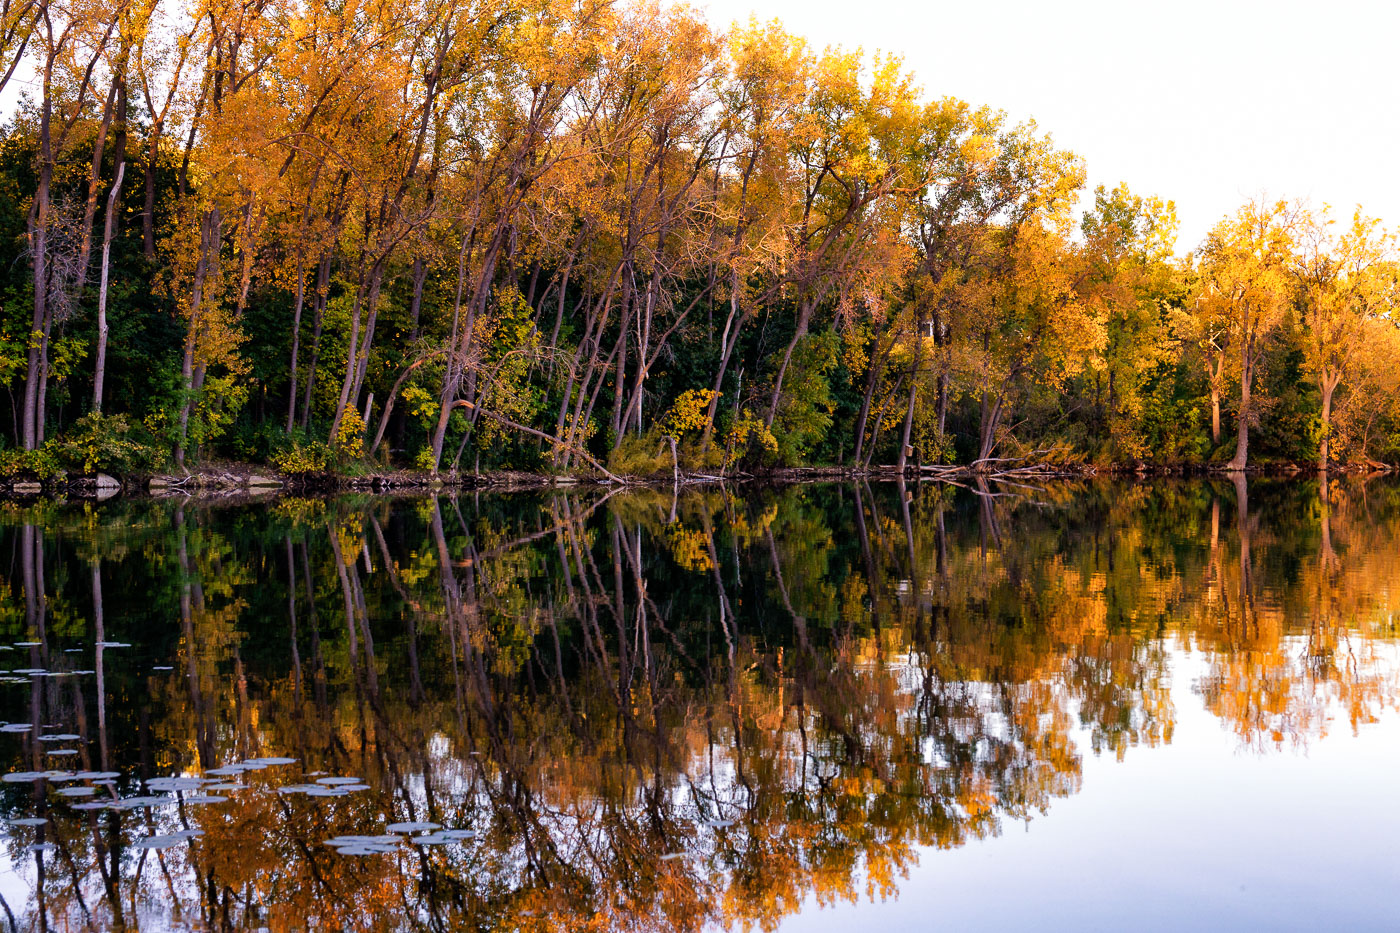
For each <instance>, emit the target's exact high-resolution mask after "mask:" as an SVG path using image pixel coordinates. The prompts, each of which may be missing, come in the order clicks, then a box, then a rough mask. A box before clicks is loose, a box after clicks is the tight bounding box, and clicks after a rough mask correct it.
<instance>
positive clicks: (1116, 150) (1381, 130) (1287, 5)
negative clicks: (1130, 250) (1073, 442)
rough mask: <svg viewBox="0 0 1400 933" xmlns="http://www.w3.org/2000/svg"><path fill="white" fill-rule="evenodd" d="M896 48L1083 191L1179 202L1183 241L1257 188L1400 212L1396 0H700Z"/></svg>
mask: <svg viewBox="0 0 1400 933" xmlns="http://www.w3.org/2000/svg"><path fill="white" fill-rule="evenodd" d="M696 2H697V4H698V6H699V7H700V8H701V9H705V10H707V12H708V15H709V18H710V20H711V21H712V22H713V23H715V24H716V25H724V24H727V23H729V22H732V21H734V20H746V19H748V18H749V16H750V15H753V16H756V17H757V18H759V19H760V20H768V19H773V18H777V19H780V20H782V22H783V23H784V25H785V26H786V27H787V29H788V30H789V31H790V32H793V33H797V34H799V35H802V36H805V37H806V38H807V39H808V41H809V42H811V43H812V44H813V45H814V46H817V47H822V46H826V45H842V46H845V47H848V48H853V47H857V46H859V47H862V48H864V49H865V50H866V51H867V52H873V51H877V50H878V51H882V52H889V53H893V54H897V55H899V56H901V57H903V59H904V61H905V64H906V66H907V67H908V68H909V69H910V70H911V71H913V72H914V74H915V75H916V76H917V78H918V81H919V84H920V85H921V86H922V87H923V89H924V92H925V94H926V95H928V96H929V97H930V98H937V97H944V96H953V97H959V98H962V99H963V100H966V101H968V102H969V103H972V104H975V105H989V106H992V107H995V108H998V109H1001V110H1005V111H1006V112H1007V113H1008V114H1009V115H1010V116H1011V117H1012V118H1013V119H1016V120H1022V119H1027V118H1033V119H1035V121H1036V122H1037V123H1038V124H1039V126H1040V128H1041V129H1042V130H1044V131H1047V132H1049V133H1050V134H1051V135H1052V136H1053V137H1054V139H1055V141H1056V143H1057V144H1058V145H1060V146H1062V147H1064V148H1067V149H1070V150H1072V151H1074V152H1076V153H1078V154H1079V155H1080V156H1082V157H1083V158H1084V159H1085V161H1086V164H1087V168H1088V172H1089V188H1090V190H1092V187H1093V186H1094V185H1098V184H1104V185H1108V186H1110V187H1112V186H1113V185H1115V184H1117V183H1119V182H1127V184H1128V186H1129V187H1130V188H1132V189H1133V191H1134V192H1136V193H1139V194H1143V195H1149V194H1155V195H1159V196H1161V197H1163V198H1167V199H1170V200H1173V201H1175V202H1176V206H1177V212H1178V216H1179V217H1180V220H1181V234H1180V237H1179V238H1178V240H1177V251H1178V252H1181V253H1184V252H1186V251H1188V250H1190V249H1193V248H1194V247H1195V246H1196V245H1197V244H1198V243H1199V242H1200V240H1201V239H1202V237H1204V236H1205V234H1206V231H1208V230H1209V229H1210V227H1211V226H1212V225H1213V224H1214V223H1215V222H1216V221H1217V220H1218V219H1220V218H1221V217H1222V216H1224V215H1225V214H1226V213H1228V212H1230V211H1232V210H1234V209H1235V208H1236V207H1238V206H1239V205H1240V204H1241V203H1243V202H1244V201H1245V200H1246V199H1248V198H1250V197H1252V196H1259V195H1265V196H1267V197H1270V198H1278V197H1286V198H1290V199H1293V198H1300V199H1306V200H1307V201H1309V202H1310V203H1311V204H1312V205H1313V206H1321V205H1322V204H1324V203H1326V204H1330V205H1332V207H1333V208H1334V210H1335V211H1336V213H1337V214H1338V215H1339V216H1343V217H1345V216H1349V215H1350V213H1351V211H1352V210H1353V209H1354V208H1355V206H1356V205H1357V204H1358V203H1359V204H1361V205H1362V207H1363V208H1364V209H1365V210H1366V212H1367V213H1368V214H1370V215H1373V216H1378V217H1380V218H1381V219H1382V220H1383V221H1384V222H1385V223H1386V224H1387V225H1389V226H1392V227H1394V226H1400V69H1397V68H1396V65H1395V62H1396V41H1397V40H1396V37H1397V36H1400V4H1387V3H1382V2H1372V3H1365V2H1355V0H1345V2H1331V3H1327V4H1324V3H1321V2H1312V3H1297V2H1268V3H1264V2H1244V0H1217V2H1208V0H1183V2H1177V3H1173V4H1170V5H1168V4H1161V3H1151V4H1149V3H1142V2H1132V0H1118V2H1106V0H1045V2H1037V0H978V2H966V0H964V2H960V3H951V2H946V0H943V2H933V3H920V2H907V0H905V2H901V0H857V2H852V0H696Z"/></svg>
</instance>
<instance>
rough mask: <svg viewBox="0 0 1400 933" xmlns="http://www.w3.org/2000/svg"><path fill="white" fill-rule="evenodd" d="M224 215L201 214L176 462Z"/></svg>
mask: <svg viewBox="0 0 1400 933" xmlns="http://www.w3.org/2000/svg"><path fill="white" fill-rule="evenodd" d="M222 223H223V217H222V215H221V214H220V212H219V209H218V208H217V207H215V208H211V209H210V210H208V211H207V212H206V213H205V215H204V217H203V218H201V222H200V230H199V259H198V260H197V261H196V262H195V268H194V282H193V284H192V287H191V291H190V315H189V317H190V320H189V330H188V331H187V332H186V334H185V352H184V356H183V357H182V358H181V361H180V385H181V388H183V389H184V392H185V398H184V400H183V401H182V403H181V405H180V417H179V425H180V440H179V442H178V444H177V445H176V447H175V463H176V465H178V466H180V467H183V466H184V465H185V446H186V442H187V439H188V437H189V426H190V414H191V412H192V411H193V408H194V393H195V380H194V374H195V359H194V351H195V346H196V344H197V342H198V340H199V327H200V311H201V305H202V304H203V301H204V282H205V280H206V279H207V278H208V276H209V272H210V269H211V267H213V266H214V265H215V264H216V263H217V262H218V253H219V239H220V229H221V227H222Z"/></svg>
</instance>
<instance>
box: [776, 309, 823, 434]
mask: <svg viewBox="0 0 1400 933" xmlns="http://www.w3.org/2000/svg"><path fill="white" fill-rule="evenodd" d="M811 322H812V302H810V301H804V302H803V303H802V308H801V310H800V311H799V312H798V315H797V330H795V331H793V334H792V339H791V340H789V341H788V345H787V349H786V350H784V351H783V361H782V363H780V364H779V365H778V374H777V376H776V377H774V379H773V398H772V400H771V401H770V402H769V404H768V418H767V420H766V421H765V424H766V425H767V426H768V427H769V428H771V427H773V422H774V421H775V420H777V417H778V402H779V400H781V399H782V397H783V379H784V378H785V377H786V376H787V370H788V364H790V363H791V362H792V352H793V351H794V350H796V349H797V342H798V341H799V340H801V339H802V338H803V337H805V336H807V326H808V325H809V324H811Z"/></svg>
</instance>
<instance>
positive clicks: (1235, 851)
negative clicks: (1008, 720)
mask: <svg viewBox="0 0 1400 933" xmlns="http://www.w3.org/2000/svg"><path fill="white" fill-rule="evenodd" d="M1371 647H1372V648H1373V649H1375V651H1376V653H1377V654H1378V655H1379V656H1380V660H1382V662H1383V663H1384V664H1385V666H1388V667H1389V668H1390V669H1391V670H1392V671H1393V670H1395V669H1396V667H1397V665H1400V645H1397V644H1396V643H1394V642H1389V643H1385V644H1379V643H1371ZM1170 658H1171V671H1172V699H1173V702H1174V704H1175V706H1176V729H1175V732H1174V734H1173V737H1172V741H1171V743H1170V744H1164V745H1159V746H1157V747H1155V748H1142V747H1139V748H1133V749H1130V750H1129V751H1128V753H1127V755H1126V757H1125V758H1124V759H1123V761H1121V762H1120V761H1117V760H1115V758H1114V756H1113V755H1111V754H1104V755H1092V754H1087V753H1086V754H1085V756H1084V784H1083V789H1082V790H1081V792H1080V793H1078V794H1073V795H1071V796H1069V797H1066V798H1062V799H1056V800H1055V801H1054V802H1053V803H1052V805H1051V807H1050V810H1049V812H1048V813H1047V814H1045V815H1043V816H1037V817H1036V818H1035V819H1034V820H1032V821H1031V822H1030V823H1028V824H1016V823H1011V822H1009V821H1008V822H1007V823H1006V824H1004V827H1003V832H1002V834H1001V835H1000V836H997V837H994V838H990V839H984V840H971V841H969V842H968V843H967V845H966V846H963V847H960V848H955V849H947V850H938V849H921V850H920V852H919V864H918V865H917V866H915V867H914V868H913V869H911V870H910V872H909V876H908V878H907V879H905V880H904V881H902V882H901V884H900V886H899V897H898V898H891V899H887V900H884V901H881V900H879V899H878V898H876V899H873V900H871V899H868V898H861V900H860V901H859V902H858V903H857V904H854V905H852V904H841V905H838V906H834V907H826V908H824V909H819V908H818V907H817V905H816V904H815V902H814V901H811V900H810V899H809V901H808V903H807V905H806V907H805V908H804V910H803V911H802V912H801V913H799V914H796V915H793V916H791V917H789V918H788V919H787V920H786V921H784V923H783V924H782V926H781V927H780V929H781V930H782V931H783V933H801V931H839V933H850V931H852V930H890V931H893V930H964V929H977V930H1032V929H1042V930H1047V929H1067V930H1104V931H1110V930H1112V931H1121V930H1188V929H1190V930H1200V929H1219V930H1251V929H1253V930H1379V929H1385V930H1393V929H1396V928H1397V927H1400V898H1397V897H1396V892H1397V891H1400V793H1397V779H1400V714H1397V713H1396V712H1395V711H1394V710H1388V711H1386V712H1385V713H1383V714H1382V715H1381V716H1380V717H1379V720H1378V721H1377V722H1373V723H1369V724H1364V725H1362V726H1361V727H1360V729H1359V730H1358V732H1356V733H1355V734H1353V732H1352V730H1351V728H1350V726H1349V725H1348V723H1347V721H1346V714H1345V711H1344V710H1342V711H1338V710H1336V709H1333V710H1331V712H1332V713H1333V714H1334V716H1336V715H1337V714H1338V713H1340V720H1338V719H1335V718H1334V719H1333V721H1332V723H1331V728H1330V729H1329V734H1328V735H1326V736H1325V737H1324V738H1321V739H1318V738H1314V739H1311V740H1309V741H1308V742H1307V743H1306V745H1295V744H1293V743H1291V742H1288V741H1285V743H1284V746H1283V747H1282V748H1281V749H1275V748H1273V747H1272V746H1271V747H1270V748H1269V749H1268V750H1267V751H1265V752H1263V753H1262V754H1261V753H1258V752H1256V751H1253V750H1247V749H1242V748H1241V746H1240V740H1239V738H1238V737H1237V736H1236V735H1235V734H1234V732H1233V731H1232V730H1231V729H1230V728H1229V726H1228V725H1226V724H1225V723H1222V722H1221V720H1220V719H1219V718H1217V717H1216V716H1214V715H1212V714H1211V713H1210V712H1209V711H1207V710H1206V709H1205V708H1204V706H1203V704H1202V702H1201V698H1200V697H1199V696H1197V695H1195V693H1194V692H1193V688H1194V686H1195V684H1196V683H1197V681H1198V680H1199V678H1201V677H1202V676H1204V675H1206V674H1207V672H1208V665H1207V662H1206V659H1205V657H1204V656H1203V655H1201V654H1199V653H1195V652H1189V651H1184V650H1182V649H1180V648H1176V649H1173V650H1172V651H1171V654H1170ZM1078 739H1079V744H1080V747H1081V749H1085V748H1087V736H1085V735H1084V733H1083V730H1080V734H1079V736H1078Z"/></svg>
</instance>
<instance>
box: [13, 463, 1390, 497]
mask: <svg viewBox="0 0 1400 933" xmlns="http://www.w3.org/2000/svg"><path fill="white" fill-rule="evenodd" d="M1395 469H1396V468H1395V467H1392V466H1390V465H1387V464H1377V463H1363V464H1337V465H1334V466H1333V467H1332V468H1331V469H1330V470H1329V473H1336V474H1357V473H1374V474H1382V473H1388V472H1394V471H1395ZM1223 472H1224V471H1223V470H1222V468H1221V467H1220V466H1218V465H1214V464H1202V463H1182V464H1147V463H1119V464H1111V465H1107V466H1104V465H1090V464H1075V465H1064V464H1045V463H1026V462H1025V461H1021V460H1001V461H994V462H989V463H982V464H977V465H971V466H968V465H964V466H958V465H911V466H907V467H906V468H905V469H904V470H902V471H901V470H900V469H899V468H898V467H895V466H870V467H863V468H858V467H845V466H810V467H780V468H774V469H771V470H757V471H735V472H729V473H724V474H718V473H705V472H687V471H683V470H679V469H673V470H670V471H666V472H663V473H656V474H651V475H646V476H617V475H611V474H609V475H603V474H601V473H597V472H591V473H571V474H548V473H529V472H520V471H493V472H485V473H451V472H448V473H428V472H422V471H413V470H385V471H381V472H375V473H364V474H356V475H346V474H337V473H329V472H326V473H294V474H286V473H280V472H278V471H276V470H272V469H269V468H268V467H266V466H263V465H259V464H250V463H210V464H203V465H200V466H198V467H194V468H191V469H190V470H187V471H184V472H180V473H160V474H137V475H131V476H123V477H116V476H111V475H108V474H105V473H97V474H92V475H83V476H73V475H64V474H59V475H57V476H53V477H49V478H47V479H43V480H41V479H39V478H37V477H7V478H0V499H32V498H65V499H66V498H77V499H95V500H99V501H101V500H106V499H110V498H113V497H115V496H119V495H120V496H149V497H152V498H167V497H184V498H189V497H199V498H224V497H237V498H260V497H275V496H279V495H285V494H293V495H305V494H325V493H333V492H368V493H390V492H412V491H414V490H423V491H433V490H440V489H492V490H499V491H510V490H526V489H545V488H558V487H576V486H602V487H617V486H620V485H622V486H657V487H665V486H672V487H674V486H695V485H709V484H719V483H743V484H754V483H760V484H770V485H786V484H789V483H802V482H821V481H837V482H839V481H851V480H861V479H865V480H892V479H898V478H901V477H903V478H904V479H905V480H907V481H915V480H922V481H937V482H947V483H953V484H966V483H973V484H979V483H988V484H1002V485H1014V484H1016V483H1019V482H1024V481H1026V480H1036V479H1042V480H1052V479H1088V478H1092V477H1097V476H1103V477H1106V476H1115V477H1125V476H1137V477H1142V478H1148V477H1187V476H1209V475H1219V474H1221V473H1223ZM1247 472H1248V473H1249V474H1251V475H1274V476H1302V475H1315V474H1316V473H1317V472H1318V469H1317V465H1316V464H1298V463H1291V462H1282V463H1277V462H1276V463H1262V464H1258V465H1254V466H1251V467H1250V468H1249V469H1248V471H1247Z"/></svg>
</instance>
